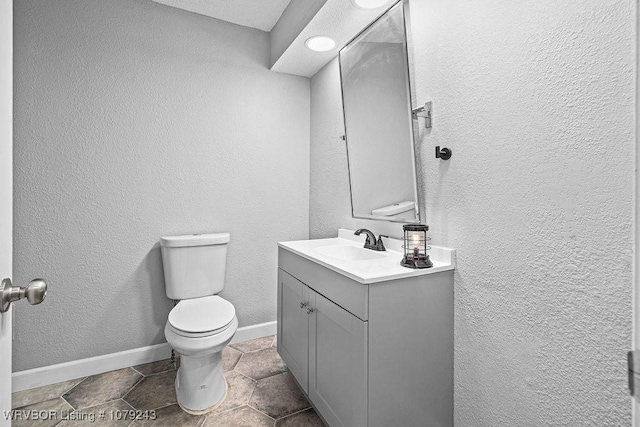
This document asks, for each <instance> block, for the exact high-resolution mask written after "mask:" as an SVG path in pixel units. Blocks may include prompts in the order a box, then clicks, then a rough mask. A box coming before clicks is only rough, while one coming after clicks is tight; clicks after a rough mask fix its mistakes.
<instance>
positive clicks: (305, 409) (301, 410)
mask: <svg viewBox="0 0 640 427" xmlns="http://www.w3.org/2000/svg"><path fill="white" fill-rule="evenodd" d="M311 408H312V406H311V405H309V407H307V408H304V409H300V410H299V411H298V412H293V413H291V414H289V415H285V416H284V417H280V418H278V420H282V419H284V418H287V417H293V416H294V415H298V414H300V413H302V412H304V411H308V410H309V409H311Z"/></svg>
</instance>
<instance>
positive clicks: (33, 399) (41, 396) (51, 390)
mask: <svg viewBox="0 0 640 427" xmlns="http://www.w3.org/2000/svg"><path fill="white" fill-rule="evenodd" d="M82 380H84V377H83V378H78V379H75V380H69V381H63V382H59V383H55V384H50V385H45V386H42V387H37V388H32V389H29V390H24V391H17V392H15V393H13V394H11V407H12V408H20V407H21V406H26V405H31V404H33V403H38V402H44V401H45V400H51V399H54V398H56V397H60V396H62V395H63V394H64V393H66V392H67V391H69V390H71V389H72V388H73V387H75V386H76V385H78V383H80V382H81V381H82Z"/></svg>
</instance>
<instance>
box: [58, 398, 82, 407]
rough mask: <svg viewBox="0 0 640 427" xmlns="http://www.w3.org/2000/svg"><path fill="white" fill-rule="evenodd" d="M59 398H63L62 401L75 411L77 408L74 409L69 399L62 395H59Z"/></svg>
mask: <svg viewBox="0 0 640 427" xmlns="http://www.w3.org/2000/svg"><path fill="white" fill-rule="evenodd" d="M60 399H62V400H64V402H65V403H66V404H67V405H69V406H71V409H73V410H74V411H77V410H78V409H76V408H75V407H74V406H73V405H72V404H71V403H69V401H68V400H67V399H65V398H64V396H60Z"/></svg>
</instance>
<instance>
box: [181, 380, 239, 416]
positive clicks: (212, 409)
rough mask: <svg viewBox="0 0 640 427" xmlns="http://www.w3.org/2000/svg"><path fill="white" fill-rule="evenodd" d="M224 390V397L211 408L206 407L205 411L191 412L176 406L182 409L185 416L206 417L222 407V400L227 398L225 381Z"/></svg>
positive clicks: (227, 388) (227, 389)
mask: <svg viewBox="0 0 640 427" xmlns="http://www.w3.org/2000/svg"><path fill="white" fill-rule="evenodd" d="M225 386H226V387H225V390H224V396H222V399H220V400H219V401H218V403H216V404H215V405H213V406H210V407H208V408H207V409H203V410H202V411H192V410H191V409H187V408H185V407H184V406H182V405H181V404H180V403H178V406H180V409H182V410H183V411H184V412H186V413H187V414H190V415H206V414H208V413H209V412H212V411H215V410H216V409H218V407H219V406H220V405H222V404H223V403H224V400H225V399H226V398H227V392H228V391H229V386H228V385H227V384H226V381H225Z"/></svg>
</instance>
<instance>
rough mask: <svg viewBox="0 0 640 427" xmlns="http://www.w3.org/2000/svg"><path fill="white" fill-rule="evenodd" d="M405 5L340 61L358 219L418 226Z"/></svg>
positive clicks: (393, 10) (358, 39)
mask: <svg viewBox="0 0 640 427" xmlns="http://www.w3.org/2000/svg"><path fill="white" fill-rule="evenodd" d="M405 13H406V11H405V2H403V1H401V2H399V3H397V4H396V5H395V6H393V7H392V8H391V9H389V10H388V11H387V12H386V13H385V14H384V15H382V16H381V17H380V18H379V19H378V20H376V21H375V22H374V23H373V24H371V25H370V26H369V27H367V28H366V29H365V30H364V31H363V32H362V33H360V34H359V35H358V36H357V37H356V38H355V39H354V40H352V41H351V42H350V43H349V44H348V45H347V46H345V47H344V48H343V49H342V50H341V51H340V55H339V62H340V78H341V82H342V101H343V106H344V122H345V132H346V140H347V157H348V162H349V183H350V185H351V207H352V211H353V217H354V218H366V219H378V220H385V221H393V222H405V223H406V222H420V213H419V206H420V203H419V199H418V191H417V181H416V162H415V155H414V141H413V128H412V125H413V123H412V118H411V105H412V104H411V90H410V86H409V61H408V56H407V36H406V29H405Z"/></svg>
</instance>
